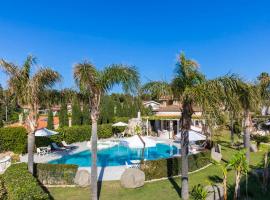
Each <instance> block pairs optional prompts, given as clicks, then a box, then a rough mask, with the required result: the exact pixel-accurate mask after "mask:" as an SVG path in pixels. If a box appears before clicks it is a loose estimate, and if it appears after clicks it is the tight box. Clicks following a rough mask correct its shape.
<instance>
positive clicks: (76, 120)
mask: <svg viewBox="0 0 270 200" xmlns="http://www.w3.org/2000/svg"><path fill="white" fill-rule="evenodd" d="M71 123H72V126H74V125H81V124H82V114H81V106H80V103H79V101H78V99H77V98H76V97H75V98H74V99H73V102H72V115H71Z"/></svg>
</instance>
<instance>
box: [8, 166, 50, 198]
mask: <svg viewBox="0 0 270 200" xmlns="http://www.w3.org/2000/svg"><path fill="white" fill-rule="evenodd" d="M3 179H4V185H5V188H6V191H7V198H8V199H10V200H11V199H12V200H21V199H25V200H32V199H35V200H47V199H49V195H48V194H47V193H45V192H44V190H43V189H42V188H41V187H40V185H39V184H38V181H37V180H36V178H35V177H34V176H32V174H30V173H29V172H28V171H27V165H26V164H25V163H20V164H13V165H11V166H10V167H9V168H8V169H7V170H6V171H5V173H4V174H3Z"/></svg>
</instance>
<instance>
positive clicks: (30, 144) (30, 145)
mask: <svg viewBox="0 0 270 200" xmlns="http://www.w3.org/2000/svg"><path fill="white" fill-rule="evenodd" d="M34 148H35V132H31V133H29V134H28V137H27V151H28V171H29V172H30V173H31V174H34Z"/></svg>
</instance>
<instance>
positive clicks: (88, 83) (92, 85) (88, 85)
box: [73, 61, 100, 93]
mask: <svg viewBox="0 0 270 200" xmlns="http://www.w3.org/2000/svg"><path fill="white" fill-rule="evenodd" d="M99 74H100V73H99V71H97V69H96V68H95V66H94V65H93V64H91V63H90V62H87V61H85V62H83V63H78V64H76V65H75V66H74V69H73V77H74V80H75V82H76V84H77V86H78V87H79V88H80V89H81V90H83V91H88V92H90V93H93V92H95V91H96V92H97V91H98V90H100V86H99V85H98V83H97V81H98V78H99Z"/></svg>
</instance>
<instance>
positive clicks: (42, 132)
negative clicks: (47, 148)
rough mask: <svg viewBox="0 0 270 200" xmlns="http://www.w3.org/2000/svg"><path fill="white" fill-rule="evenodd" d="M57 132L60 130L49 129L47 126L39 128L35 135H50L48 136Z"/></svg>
mask: <svg viewBox="0 0 270 200" xmlns="http://www.w3.org/2000/svg"><path fill="white" fill-rule="evenodd" d="M56 134H58V132H56V131H52V130H49V129H46V128H42V129H38V130H37V131H36V132H35V136H37V137H48V136H51V135H56Z"/></svg>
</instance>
